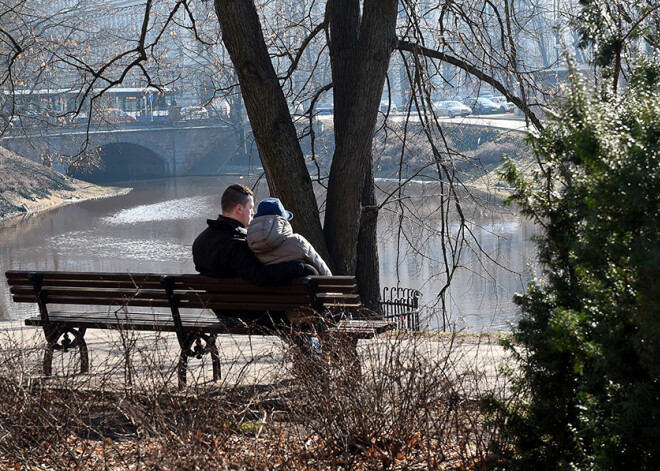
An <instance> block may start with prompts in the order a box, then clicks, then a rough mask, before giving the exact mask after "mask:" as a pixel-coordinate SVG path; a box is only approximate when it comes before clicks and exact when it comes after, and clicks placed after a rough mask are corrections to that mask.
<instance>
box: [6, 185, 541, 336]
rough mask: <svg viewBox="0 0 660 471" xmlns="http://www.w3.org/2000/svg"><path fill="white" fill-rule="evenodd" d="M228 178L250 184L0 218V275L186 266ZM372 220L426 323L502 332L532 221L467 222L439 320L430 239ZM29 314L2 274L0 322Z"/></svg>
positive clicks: (151, 191)
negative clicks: (405, 237) (405, 240)
mask: <svg viewBox="0 0 660 471" xmlns="http://www.w3.org/2000/svg"><path fill="white" fill-rule="evenodd" d="M237 181H238V182H244V183H249V182H248V181H247V178H245V179H243V177H235V176H213V177H184V178H177V179H168V180H152V181H145V182H132V183H131V186H132V187H133V188H134V189H133V191H132V192H130V193H129V194H127V195H124V196H118V197H113V198H108V199H101V200H92V201H85V202H81V203H78V204H75V205H69V206H65V207H62V208H59V209H56V210H53V211H48V212H45V213H40V214H35V215H31V216H27V217H24V218H21V219H14V220H10V221H7V222H5V223H0V268H1V269H2V272H3V274H4V271H6V270H9V269H20V270H72V271H76V270H77V271H110V272H155V273H193V272H194V265H193V262H192V256H191V244H192V241H193V240H194V239H195V237H196V235H197V234H198V233H199V232H200V231H202V230H203V229H204V228H205V227H206V219H207V218H215V217H216V215H217V214H218V212H219V208H220V196H221V193H222V191H223V189H224V188H225V187H226V186H227V185H228V184H230V183H233V182H237ZM266 191H267V189H266V186H265V185H264V184H262V185H260V187H259V191H258V192H257V199H260V198H263V197H265V196H267V194H266ZM380 226H382V227H383V228H382V229H380V230H381V237H380V239H381V240H380V244H379V252H380V261H381V286H402V287H410V288H415V289H419V290H420V291H421V292H422V295H423V296H422V299H421V304H422V305H423V306H424V308H423V310H422V314H423V319H425V323H424V324H425V327H426V328H428V329H431V330H437V329H442V328H443V327H444V326H446V327H447V328H449V327H451V328H454V329H457V330H467V331H484V330H485V331H508V330H510V322H512V321H514V320H515V319H516V317H517V310H516V307H515V306H514V305H513V304H512V302H511V297H512V295H513V293H514V292H516V291H521V290H523V289H524V286H525V285H526V284H527V282H528V281H529V278H530V275H529V270H528V268H527V266H528V265H529V264H530V261H531V260H532V259H533V256H534V247H533V244H532V243H531V241H530V237H531V235H532V234H533V233H534V227H533V225H532V224H531V223H529V222H527V221H524V220H522V219H521V218H520V217H519V216H518V215H516V214H504V213H495V212H486V213H484V211H480V212H479V213H478V214H477V215H476V216H474V218H473V220H472V222H471V223H470V224H469V226H468V227H469V229H470V230H471V232H472V234H474V238H473V239H472V241H471V245H472V246H473V247H476V246H479V247H480V249H481V255H479V256H477V253H476V252H472V251H471V250H469V249H466V250H464V253H463V255H462V257H461V260H460V262H461V265H462V268H460V269H459V270H457V271H456V273H455V275H454V278H453V281H452V285H451V288H450V290H449V292H448V296H447V297H446V300H447V301H446V304H447V306H448V318H447V319H443V317H442V316H440V315H438V314H437V312H438V310H437V309H438V297H437V295H438V292H439V290H440V289H441V288H442V286H443V284H444V279H443V278H444V277H443V276H438V274H439V273H440V272H441V271H442V266H441V264H439V263H438V262H437V261H436V260H434V257H435V256H437V255H438V254H439V253H440V247H439V242H438V243H437V246H434V240H433V238H424V240H423V242H419V244H420V246H421V245H424V248H425V251H426V252H425V253H427V254H428V253H431V254H432V255H433V256H432V257H430V258H429V257H428V256H426V255H424V254H419V253H416V252H417V248H416V247H415V245H416V242H415V241H414V240H413V241H412V243H411V245H410V246H409V247H407V248H406V249H401V247H402V244H401V237H398V236H397V235H396V234H397V231H394V230H392V226H391V225H390V224H388V223H387V221H385V222H384V223H383V224H380ZM380 226H379V227H380ZM422 237H424V236H422ZM397 247H398V249H397ZM484 254H485V255H486V256H484ZM37 313H38V311H37V310H36V307H35V306H30V305H23V304H15V303H13V302H12V301H11V298H10V294H9V288H8V286H7V283H6V279H5V278H4V276H3V277H2V281H0V319H2V320H20V319H24V318H25V317H27V316H30V315H34V314H37Z"/></svg>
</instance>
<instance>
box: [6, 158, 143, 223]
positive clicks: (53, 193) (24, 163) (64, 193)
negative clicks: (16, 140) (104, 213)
mask: <svg viewBox="0 0 660 471" xmlns="http://www.w3.org/2000/svg"><path fill="white" fill-rule="evenodd" d="M0 175H1V176H2V177H1V178H0V221H6V220H8V219H12V218H15V217H18V216H23V215H26V214H31V213H37V212H41V211H47V210H50V209H54V208H58V207H60V206H64V205H67V204H72V203H78V202H80V201H84V200H89V199H98V198H108V197H111V196H118V195H123V194H126V193H128V192H130V191H131V189H130V188H118V187H105V186H99V185H94V184H93V183H89V182H84V181H82V180H77V179H75V178H71V177H67V176H65V175H62V174H61V173H59V172H56V171H55V170H53V169H51V168H49V167H46V166H44V165H40V164H38V163H36V162H32V161H31V160H29V159H26V158H24V157H21V156H19V155H17V154H15V153H13V152H11V151H8V150H6V149H4V148H2V147H0Z"/></svg>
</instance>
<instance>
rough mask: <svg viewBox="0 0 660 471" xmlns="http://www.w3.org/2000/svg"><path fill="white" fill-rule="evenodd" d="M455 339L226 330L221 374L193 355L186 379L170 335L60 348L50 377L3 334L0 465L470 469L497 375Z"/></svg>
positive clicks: (482, 439) (480, 454)
mask: <svg viewBox="0 0 660 471" xmlns="http://www.w3.org/2000/svg"><path fill="white" fill-rule="evenodd" d="M266 339H269V338H268V337H267V338H266ZM456 339H457V337H451V336H449V337H447V336H445V337H443V340H442V341H438V338H437V337H433V336H431V337H430V336H424V335H420V336H417V335H409V334H400V335H394V334H390V335H387V336H382V337H381V338H378V339H375V340H372V341H361V342H360V344H359V346H358V350H357V352H358V356H357V360H359V361H358V362H356V361H355V360H356V357H355V356H354V355H351V354H350V352H351V348H350V345H347V344H346V343H344V342H341V341H332V340H329V341H328V342H326V343H325V344H324V351H323V353H321V354H314V355H311V356H310V355H304V354H302V353H301V352H300V351H299V350H298V349H297V348H295V347H290V346H288V345H287V344H285V343H283V342H281V341H280V340H279V339H275V338H270V340H269V341H266V340H263V338H255V341H250V340H248V339H247V338H245V337H242V338H240V337H238V338H235V339H231V338H224V339H223V342H225V343H227V342H236V345H234V346H232V347H231V348H224V349H223V351H227V352H228V354H227V356H226V357H223V379H222V380H221V381H220V382H219V383H213V382H210V381H208V378H209V370H210V364H209V363H210V362H209V361H207V360H204V361H198V362H197V363H195V364H193V365H191V366H192V371H191V374H190V375H189V386H188V387H187V388H186V389H185V390H183V391H179V390H177V389H176V387H175V381H174V380H175V378H176V374H175V362H174V359H175V358H176V349H175V348H174V349H173V348H172V347H171V341H172V339H171V338H169V337H167V336H163V337H160V336H155V337H154V336H147V337H146V339H145V338H143V337H141V336H140V334H135V333H130V332H129V333H124V334H122V335H120V336H119V337H114V339H109V340H108V343H107V344H105V345H106V347H107V350H108V352H112V354H109V355H107V356H99V357H93V358H92V372H91V373H90V374H87V375H74V374H72V372H73V371H74V370H75V366H76V358H75V354H74V355H71V354H66V355H65V354H62V355H61V358H60V359H59V361H58V362H56V368H54V372H55V374H56V376H54V377H53V378H52V379H47V380H45V379H44V378H42V377H40V376H39V375H38V374H37V371H38V367H39V360H40V353H41V352H40V351H39V349H34V348H29V347H25V346H20V345H18V344H17V342H9V341H6V340H5V341H3V342H0V343H1V344H2V345H4V346H5V347H3V348H2V350H0V360H2V361H1V364H3V365H5V366H4V367H2V368H1V370H0V468H2V469H81V470H96V469H112V470H124V469H125V470H131V469H144V470H151V469H159V470H160V469H190V470H194V469H200V470H206V469H209V470H215V469H217V470H225V469H246V470H247V469H257V470H267V469H315V470H316V469H319V470H320V469H328V470H330V469H332V470H335V469H369V470H371V469H481V468H482V467H483V465H484V463H485V460H486V458H487V455H486V449H487V444H488V442H489V440H490V433H491V432H490V430H489V429H488V428H487V427H485V426H484V425H483V422H482V418H481V416H480V413H479V410H478V407H477V403H478V399H479V397H480V395H481V394H482V393H483V392H485V391H486V390H488V391H490V390H492V389H493V388H495V387H500V388H501V387H502V385H500V384H499V379H498V377H497V375H493V370H489V371H483V370H482V369H481V368H480V367H478V365H477V364H478V363H479V361H481V360H477V359H476V358H477V357H478V355H477V356H475V355H474V349H476V350H477V351H478V350H479V349H483V351H484V352H487V351H488V350H489V349H490V348H491V347H492V345H489V344H481V343H479V342H478V338H477V339H476V340H477V341H476V343H475V342H470V343H469V346H470V348H466V346H465V345H462V346H460V345H459V343H458V342H457V341H456ZM472 340H475V339H472ZM100 343H101V342H100V341H99V344H100ZM238 344H240V345H238ZM9 345H16V346H17V347H16V349H13V348H12V349H9V348H8V346H9ZM96 346H97V347H98V345H96ZM92 347H94V345H92ZM234 347H235V348H234ZM238 347H241V348H238ZM92 350H93V349H92ZM172 352H174V354H172ZM229 353H231V356H230V355H229ZM65 373H67V374H65Z"/></svg>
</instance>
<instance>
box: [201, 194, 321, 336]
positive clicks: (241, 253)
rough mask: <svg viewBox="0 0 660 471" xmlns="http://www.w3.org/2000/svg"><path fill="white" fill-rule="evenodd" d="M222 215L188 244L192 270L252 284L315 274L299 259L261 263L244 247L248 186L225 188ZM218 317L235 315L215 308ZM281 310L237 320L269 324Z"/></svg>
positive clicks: (250, 205) (250, 211)
mask: <svg viewBox="0 0 660 471" xmlns="http://www.w3.org/2000/svg"><path fill="white" fill-rule="evenodd" d="M220 204H221V206H222V214H220V215H219V216H218V218H217V219H208V220H207V224H208V227H207V228H206V229H205V230H204V231H203V232H202V233H201V234H199V235H198V236H197V238H196V239H195V242H194V243H193V246H192V253H193V262H194V263H195V269H196V270H197V271H198V272H200V273H201V274H202V275H205V276H212V277H218V278H232V277H240V278H243V279H245V280H247V281H249V282H250V283H252V284H255V285H281V284H285V283H287V282H288V281H290V280H292V279H294V278H298V277H301V276H308V275H318V272H317V271H316V269H315V268H314V267H312V266H311V265H306V264H305V263H303V262H302V261H298V260H295V261H290V262H282V263H277V264H273V265H264V264H263V263H261V262H260V261H259V259H258V258H257V256H256V255H255V254H254V252H252V250H251V249H250V247H249V246H248V241H247V230H246V228H247V226H248V224H250V221H251V220H252V216H254V194H253V193H252V190H250V189H249V188H248V187H246V186H244V185H240V184H233V185H230V186H228V187H227V189H226V190H225V191H224V193H223V194H222V199H221V202H220ZM216 314H217V315H218V317H219V318H220V319H221V320H223V321H224V322H226V323H228V324H229V325H231V324H234V323H236V322H237V321H238V319H237V317H238V316H237V315H233V314H232V313H231V312H227V311H216ZM283 315H284V314H283V313H275V312H271V313H269V315H268V316H266V315H264V313H263V312H255V313H246V312H245V311H242V312H241V314H240V320H242V321H243V322H246V323H251V322H255V321H257V323H258V324H259V325H261V326H263V327H271V326H272V321H275V322H277V321H281V320H282V317H283Z"/></svg>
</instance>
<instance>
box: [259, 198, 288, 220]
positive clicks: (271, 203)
mask: <svg viewBox="0 0 660 471" xmlns="http://www.w3.org/2000/svg"><path fill="white" fill-rule="evenodd" d="M269 214H274V215H276V216H282V217H283V218H284V219H286V220H287V221H290V220H291V219H293V213H292V212H291V211H287V210H286V209H284V206H283V205H282V202H281V201H280V200H279V199H277V198H266V199H264V200H262V201H261V203H259V207H258V208H257V214H255V215H254V217H255V218H258V217H260V216H267V215H269Z"/></svg>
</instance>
